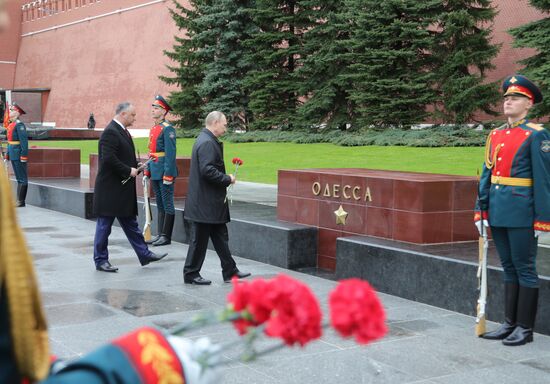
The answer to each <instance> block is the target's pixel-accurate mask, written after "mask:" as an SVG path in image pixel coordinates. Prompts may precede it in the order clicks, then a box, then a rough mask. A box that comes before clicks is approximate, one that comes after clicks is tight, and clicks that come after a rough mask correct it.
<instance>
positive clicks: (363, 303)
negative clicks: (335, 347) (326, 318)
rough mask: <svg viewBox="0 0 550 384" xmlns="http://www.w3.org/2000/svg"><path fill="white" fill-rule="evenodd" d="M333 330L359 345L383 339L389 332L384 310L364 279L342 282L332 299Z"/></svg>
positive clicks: (332, 293)
mask: <svg viewBox="0 0 550 384" xmlns="http://www.w3.org/2000/svg"><path fill="white" fill-rule="evenodd" d="M329 306H330V318H331V323H332V326H333V327H334V328H335V329H336V331H338V332H339V333H340V334H341V335H342V336H343V337H350V336H355V339H356V341H357V342H358V343H359V344H367V343H370V342H371V341H373V340H376V339H379V338H381V337H383V336H384V335H385V334H386V333H387V332H388V329H387V327H386V324H385V320H386V314H385V312H384V307H383V306H382V303H381V302H380V300H379V299H378V296H377V295H376V291H375V290H374V289H373V288H372V287H371V285H370V284H369V283H368V282H366V281H363V280H360V279H349V280H342V281H340V283H339V284H338V286H337V287H336V288H335V289H334V290H333V291H332V292H331V293H330V296H329Z"/></svg>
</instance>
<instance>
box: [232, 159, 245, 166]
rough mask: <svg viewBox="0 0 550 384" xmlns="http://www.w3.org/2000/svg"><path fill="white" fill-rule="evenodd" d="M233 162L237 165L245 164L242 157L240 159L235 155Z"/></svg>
mask: <svg viewBox="0 0 550 384" xmlns="http://www.w3.org/2000/svg"><path fill="white" fill-rule="evenodd" d="M231 162H232V163H233V164H235V165H237V166H239V165H243V161H242V160H241V159H239V158H238V157H234V158H233V160H231Z"/></svg>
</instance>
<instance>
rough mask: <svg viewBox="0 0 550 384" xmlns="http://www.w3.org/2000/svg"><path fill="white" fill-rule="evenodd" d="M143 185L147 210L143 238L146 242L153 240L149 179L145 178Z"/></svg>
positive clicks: (144, 204)
mask: <svg viewBox="0 0 550 384" xmlns="http://www.w3.org/2000/svg"><path fill="white" fill-rule="evenodd" d="M142 183H143V200H144V203H143V209H144V210H145V225H144V226H143V237H144V238H145V241H149V240H151V222H152V221H153V215H152V214H151V195H150V193H149V178H148V177H144V178H143V179H142Z"/></svg>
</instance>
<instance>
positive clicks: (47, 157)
mask: <svg viewBox="0 0 550 384" xmlns="http://www.w3.org/2000/svg"><path fill="white" fill-rule="evenodd" d="M43 161H44V163H55V164H61V163H62V162H63V150H62V149H59V148H51V149H48V150H47V151H46V150H45V152H44V158H43Z"/></svg>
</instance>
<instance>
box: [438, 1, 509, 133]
mask: <svg viewBox="0 0 550 384" xmlns="http://www.w3.org/2000/svg"><path fill="white" fill-rule="evenodd" d="M491 3H492V2H491V1H490V0H460V1H459V0H454V1H442V4H441V5H442V9H441V11H440V12H441V13H440V16H439V17H438V20H437V23H436V24H435V28H432V29H431V30H432V31H433V33H435V38H436V43H435V45H434V48H433V56H434V58H435V59H436V60H437V63H436V67H435V69H434V70H435V72H436V74H437V92H438V102H437V104H435V111H436V112H435V114H434V116H435V117H436V119H438V120H439V119H441V120H442V121H444V122H451V123H459V124H461V123H465V122H468V121H471V119H472V117H473V116H474V114H475V113H476V112H478V111H480V110H481V111H484V112H485V113H488V114H493V115H496V113H495V112H494V111H493V110H492V109H491V105H492V104H494V103H495V102H496V101H497V100H498V99H499V97H500V96H499V92H498V84H497V83H487V82H485V78H486V72H487V71H488V70H490V69H492V68H493V67H494V66H493V64H492V60H493V59H494V58H495V57H496V55H497V53H498V50H499V46H498V45H495V44H492V43H491V33H492V28H491V27H490V26H491V24H492V21H493V19H494V17H495V15H496V11H495V9H494V7H493V6H492V5H491Z"/></svg>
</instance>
